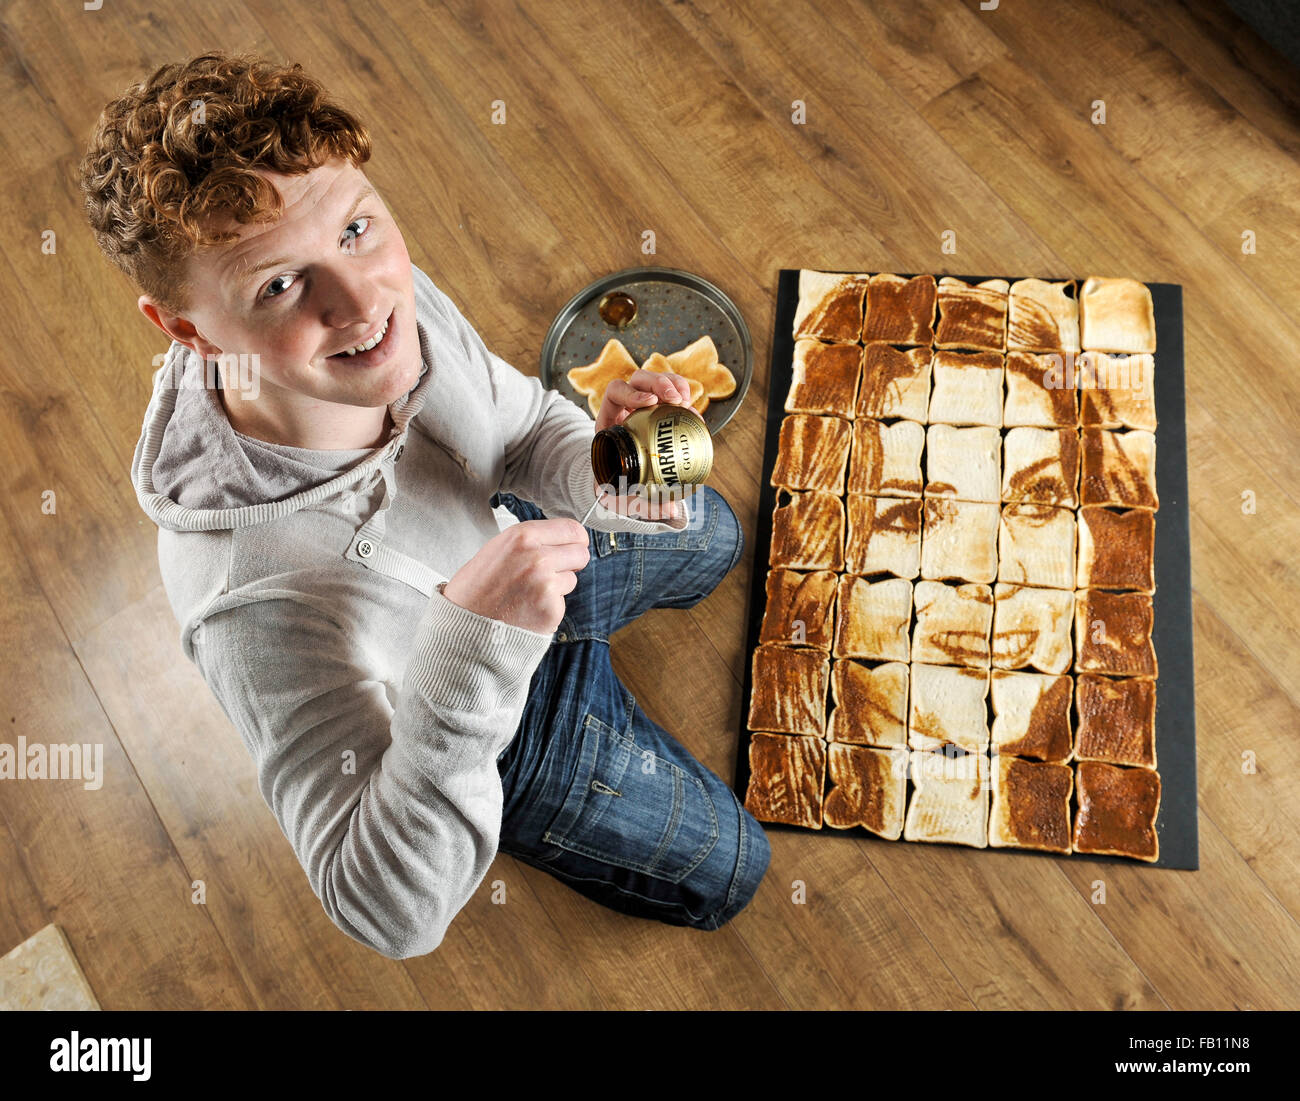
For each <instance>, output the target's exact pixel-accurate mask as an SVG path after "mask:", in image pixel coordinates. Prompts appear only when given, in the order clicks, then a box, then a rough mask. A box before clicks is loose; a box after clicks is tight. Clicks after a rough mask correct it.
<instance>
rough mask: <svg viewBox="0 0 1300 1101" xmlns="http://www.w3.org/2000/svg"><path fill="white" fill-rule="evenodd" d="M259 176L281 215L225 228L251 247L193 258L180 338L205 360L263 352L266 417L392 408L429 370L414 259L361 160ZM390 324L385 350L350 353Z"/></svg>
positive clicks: (234, 246) (233, 246) (238, 244)
mask: <svg viewBox="0 0 1300 1101" xmlns="http://www.w3.org/2000/svg"><path fill="white" fill-rule="evenodd" d="M259 174H260V175H262V176H264V177H265V178H266V179H268V180H269V181H270V182H271V183H272V184H273V185H274V186H275V188H276V190H277V191H279V193H280V195H281V197H282V198H283V200H284V209H283V212H282V215H281V217H280V218H279V220H277V221H275V222H266V223H259V224H253V225H240V224H238V223H237V222H235V221H234V220H233V219H229V218H227V219H225V220H224V221H221V222H218V223H217V225H216V228H218V229H223V230H226V229H229V230H234V231H236V232H237V233H239V235H240V238H239V240H238V241H233V242H231V243H230V244H227V245H222V246H217V247H212V248H208V249H204V250H200V251H199V252H198V253H197V254H195V255H194V256H191V257H190V258H189V260H188V265H189V275H190V277H191V280H192V285H193V286H194V287H195V288H196V291H195V294H194V298H195V301H194V303H193V305H192V307H191V309H190V311H189V316H188V317H186V318H184V319H171V320H172V324H173V325H174V326H175V328H176V329H177V330H179V331H174V332H173V334H172V335H173V336H174V337H175V339H177V340H180V341H181V342H182V343H184V344H187V345H189V346H190V347H192V348H193V350H194V351H196V352H198V353H199V354H200V355H203V356H207V355H218V354H221V353H233V354H236V355H241V354H244V353H249V354H252V353H257V355H258V356H259V357H260V360H259V361H258V362H259V363H260V373H259V378H258V385H259V387H260V393H259V395H258V402H259V405H262V406H263V407H264V408H265V407H267V406H268V405H269V406H270V409H271V410H276V409H289V408H294V409H296V410H298V411H301V410H303V409H309V408H312V407H313V405H314V403H315V402H332V403H336V404H340V405H350V406H360V407H365V408H376V407H380V406H384V405H388V404H389V403H391V402H392V401H394V400H396V399H397V398H399V397H401V396H402V395H403V394H405V393H406V392H407V391H408V390H410V389H411V387H412V386H414V385H415V381H416V378H417V377H418V375H419V373H420V367H421V358H420V345H419V337H418V335H417V333H416V330H415V293H414V289H413V287H412V283H411V257H410V255H409V253H408V252H407V250H406V242H405V241H404V240H403V239H402V234H401V231H400V230H399V229H398V227H397V223H396V222H395V221H394V220H393V217H392V215H391V214H390V213H389V212H388V208H387V207H386V206H385V205H384V203H383V202H382V200H381V199H380V198H379V196H378V194H377V193H375V192H374V191H373V189H372V188H371V186H370V184H369V182H368V181H367V180H366V177H365V175H364V174H363V173H362V172H360V171H358V170H357V169H356V168H355V167H354V166H353V165H352V163H351V162H350V161H347V160H342V159H337V160H333V161H330V162H327V163H326V164H324V165H321V166H320V167H318V168H316V169H314V170H313V171H311V172H309V173H307V174H305V175H302V176H284V175H280V174H279V173H274V172H260V173H259ZM262 265H266V266H262ZM255 268H260V270H252V269H255ZM385 323H387V324H388V331H387V332H386V333H385V335H384V337H383V340H382V341H381V342H380V344H379V345H378V346H377V347H376V348H375V349H374V351H372V352H370V353H369V354H368V355H367V356H365V357H362V356H355V357H353V356H348V355H346V354H343V353H344V350H345V349H347V348H350V347H354V346H356V345H358V344H361V343H363V342H365V341H368V340H369V339H370V338H371V337H373V336H374V335H375V334H377V333H379V332H380V331H381V330H382V329H383V327H384V325H385ZM169 331H171V326H169ZM187 337H188V338H189V339H187ZM385 349H386V350H387V355H381V356H380V357H379V358H378V360H377V361H376V362H373V363H371V364H369V365H368V364H367V363H366V360H367V359H373V358H375V355H376V353H383V352H384V351H385ZM268 411H270V410H268Z"/></svg>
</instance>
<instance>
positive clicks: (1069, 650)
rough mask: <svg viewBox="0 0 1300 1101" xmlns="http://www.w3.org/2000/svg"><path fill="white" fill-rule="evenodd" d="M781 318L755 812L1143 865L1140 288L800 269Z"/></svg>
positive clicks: (1150, 443) (1146, 760) (1149, 721)
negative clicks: (784, 351)
mask: <svg viewBox="0 0 1300 1101" xmlns="http://www.w3.org/2000/svg"><path fill="white" fill-rule="evenodd" d="M793 335H794V355H793V362H792V363H791V372H790V384H789V390H788V394H787V396H786V399H785V404H784V416H783V418H782V421H781V426H780V435H779V444H778V449H777V454H776V456H775V460H774V463H773V469H772V474H771V484H772V485H773V486H775V487H776V506H775V510H774V512H773V515H772V539H771V545H770V548H769V554H768V560H767V564H766V568H767V578H766V591H767V596H766V603H765V605H764V612H763V618H762V623H761V627H760V634H759V644H758V646H757V648H756V649H755V650H754V652H753V654H752V657H751V660H752V662H753V667H752V691H751V695H750V699H749V701H748V719H747V725H748V729H749V732H750V739H749V745H748V749H747V752H748V754H749V771H750V777H749V782H748V788H747V791H746V794H745V806H746V808H747V809H748V810H749V811H750V813H751V814H753V815H754V816H755V817H756V818H758V819H759V820H760V821H766V822H781V823H786V824H790V825H796V826H802V827H806V828H808V829H823V828H830V829H837V830H848V829H854V828H859V827H860V828H862V829H864V830H867V831H869V832H870V833H872V834H875V835H877V836H879V837H883V838H887V839H890V840H897V839H900V838H901V839H903V840H906V841H929V842H944V843H949V844H957V845H969V846H973V847H975V848H986V847H1008V848H1023V849H1035V850H1040V851H1043V852H1049V853H1061V854H1068V853H1088V854H1106V855H1114V856H1123V857H1130V858H1132V859H1136V860H1143V861H1155V860H1157V859H1158V857H1159V851H1158V840H1157V836H1156V829H1155V823H1156V817H1157V814H1158V811H1159V803H1160V776H1159V773H1158V772H1157V770H1156V763H1157V762H1156V745H1155V706H1156V677H1157V667H1156V655H1155V650H1154V647H1153V644H1152V625H1153V600H1154V597H1155V572H1154V563H1153V557H1154V549H1155V516H1156V512H1157V510H1158V508H1159V500H1158V498H1157V495H1156V480H1155V444H1156V411H1155V397H1154V391H1153V377H1154V371H1155V370H1156V369H1157V355H1156V346H1155V319H1154V312H1153V308H1152V301H1151V294H1150V291H1149V290H1148V288H1147V287H1146V286H1145V285H1144V284H1142V283H1140V282H1137V281H1136V280H1132V279H1124V278H1096V277H1093V278H1088V279H1085V280H1083V281H1082V282H1079V281H1075V280H1070V281H1064V282H1053V281H1047V280H1039V279H1021V280H1017V281H1015V282H1009V281H1007V280H1001V279H993V280H988V281H985V282H980V283H977V284H972V283H967V282H963V281H960V280H957V279H954V278H952V277H949V276H942V277H936V276H933V275H920V276H916V277H912V278H905V277H902V276H898V275H894V274H890V273H859V274H843V273H834V272H820V271H811V270H804V271H801V272H800V276H799V299H798V306H797V309H796V312H795V317H794V334H793ZM760 563H761V559H760Z"/></svg>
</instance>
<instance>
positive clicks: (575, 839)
mask: <svg viewBox="0 0 1300 1101" xmlns="http://www.w3.org/2000/svg"><path fill="white" fill-rule="evenodd" d="M579 733H580V738H579V742H580V753H579V760H578V767H577V771H576V772H575V774H574V777H573V781H572V783H571V784H570V785H569V790H568V792H567V793H566V795H565V799H564V805H563V806H561V808H560V811H559V813H558V814H557V815H556V816H555V818H554V820H553V821H552V822H551V824H550V825H549V826H548V827H547V829H546V831H545V832H544V833H543V835H542V836H543V840H545V841H547V842H549V843H550V844H552V845H558V846H559V847H560V848H562V849H567V850H569V851H570V852H575V853H579V854H581V855H583V856H586V857H589V858H591V859H592V860H598V861H602V862H604V863H606V864H615V865H617V866H618V867H620V868H628V869H630V870H632V871H636V872H643V873H645V874H646V875H651V876H654V877H656V878H657V879H665V880H668V881H669V882H671V883H680V882H681V881H682V880H683V879H685V878H686V876H688V875H689V874H690V873H691V872H692V871H694V869H695V868H696V867H697V866H698V865H699V863H700V861H702V860H703V859H704V858H705V857H706V856H708V855H709V853H710V852H711V851H712V850H713V847H714V846H715V845H716V844H717V843H718V812H717V809H716V808H715V807H714V805H713V800H712V799H711V798H710V797H709V793H708V791H707V790H706V789H705V787H704V784H703V783H702V782H701V781H700V779H699V777H697V776H691V775H690V774H689V773H687V772H685V771H683V770H682V769H681V768H680V767H679V766H678V765H675V764H674V763H673V762H671V761H666V760H664V758H662V757H660V756H659V755H658V754H656V753H653V752H651V751H650V750H648V749H642V748H641V747H640V746H638V745H637V744H636V742H634V741H633V740H632V739H631V738H630V737H628V736H627V735H626V734H620V733H619V732H618V731H617V730H615V729H614V728H613V727H611V726H609V725H608V724H607V723H604V722H601V720H600V719H598V718H596V717H595V716H594V715H591V714H587V715H586V716H585V717H584V719H583V722H582V727H581V730H580V732H579Z"/></svg>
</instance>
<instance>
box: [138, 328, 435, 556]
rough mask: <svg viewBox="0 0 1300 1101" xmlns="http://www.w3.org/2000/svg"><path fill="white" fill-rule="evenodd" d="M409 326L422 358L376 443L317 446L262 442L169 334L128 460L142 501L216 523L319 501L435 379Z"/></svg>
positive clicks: (364, 467)
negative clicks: (230, 412) (238, 424)
mask: <svg viewBox="0 0 1300 1101" xmlns="http://www.w3.org/2000/svg"><path fill="white" fill-rule="evenodd" d="M416 328H417V330H418V332H419V337H420V348H421V352H422V354H423V356H424V364H423V366H422V367H421V370H420V375H419V377H418V378H417V380H416V382H415V385H414V386H413V387H412V388H411V389H410V390H409V391H408V392H407V393H406V394H404V395H403V396H402V397H401V398H399V399H397V400H396V401H394V402H393V403H392V404H390V405H389V407H388V408H389V412H390V414H391V416H392V420H393V428H392V430H391V431H390V433H389V435H388V439H387V440H386V441H385V443H384V444H382V445H380V446H379V447H373V448H371V447H364V448H358V449H354V450H343V451H315V450H310V449H307V448H301V447H289V446H286V445H283V444H274V443H268V442H266V441H263V440H257V439H254V438H253V437H251V436H246V435H244V434H243V433H242V432H238V431H236V430H235V428H234V426H233V425H231V423H230V419H229V418H228V417H227V415H226V410H225V406H224V404H223V403H222V399H221V394H220V392H219V391H218V390H217V389H215V388H213V387H209V386H207V385H205V383H206V382H207V381H208V378H207V377H206V376H207V375H208V374H209V372H208V370H207V367H206V365H205V363H204V361H203V359H202V357H201V356H199V355H197V354H196V353H195V352H193V351H191V350H190V349H189V348H187V347H185V345H183V344H180V343H177V342H176V341H173V342H172V345H171V348H170V349H169V350H168V352H167V356H166V359H165V361H164V363H163V365H162V366H161V367H160V368H159V369H158V370H157V371H156V372H155V373H154V376H153V396H152V398H151V399H150V402H149V407H148V409H147V410H146V413H145V418H144V424H143V427H142V429H141V433H140V438H139V440H138V442H137V443H136V448H135V455H134V458H133V459H132V463H131V481H132V484H133V485H134V486H135V491H136V497H137V498H138V500H139V502H140V506H141V507H142V508H143V509H144V511H145V513H146V514H147V515H148V516H149V518H150V519H151V520H153V521H154V523H156V524H157V525H158V526H159V527H160V528H165V529H167V530H169V531H214V530H219V529H223V528H238V527H243V526H246V525H249V524H256V523H262V522H264V521H265V520H267V519H270V518H271V517H270V515H269V514H268V510H269V506H272V505H275V506H277V507H276V508H275V510H274V511H275V514H277V515H282V514H283V512H284V511H285V506H286V505H287V506H288V509H287V511H296V510H297V509H299V508H303V507H306V506H309V505H311V504H314V503H317V502H319V501H321V500H323V499H324V498H326V497H328V496H329V495H331V494H332V493H336V492H338V491H340V490H342V489H345V488H347V487H348V486H349V485H351V484H352V483H354V482H356V481H359V480H361V479H363V478H365V477H367V476H368V475H369V474H370V472H371V471H372V469H374V468H375V467H376V466H378V464H379V463H380V461H381V460H382V458H383V454H384V451H385V449H386V448H389V447H390V446H391V444H392V441H393V440H394V439H396V438H397V437H399V436H401V435H402V434H403V432H404V430H405V427H406V425H407V422H408V421H409V420H410V419H411V417H413V416H414V415H415V414H416V413H417V412H418V411H419V409H420V408H421V407H422V406H423V404H424V397H425V391H426V389H427V387H428V385H429V383H430V381H431V379H432V374H433V372H431V371H430V363H429V360H428V349H429V347H430V344H429V340H428V335H427V333H426V332H425V328H424V325H423V323H422V321H421V320H420V319H419V318H417V320H416Z"/></svg>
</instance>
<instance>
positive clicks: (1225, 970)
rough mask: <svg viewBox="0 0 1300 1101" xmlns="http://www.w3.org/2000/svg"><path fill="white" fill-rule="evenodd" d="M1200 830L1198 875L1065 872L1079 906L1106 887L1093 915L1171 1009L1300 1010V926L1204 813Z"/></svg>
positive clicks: (1105, 868)
mask: <svg viewBox="0 0 1300 1101" xmlns="http://www.w3.org/2000/svg"><path fill="white" fill-rule="evenodd" d="M1199 830H1200V839H1201V867H1200V870H1199V871H1195V872H1188V871H1175V870H1172V869H1161V870H1159V871H1155V872H1153V871H1152V869H1149V868H1147V869H1144V868H1138V867H1130V866H1129V865H1128V864H1127V863H1124V862H1119V861H1116V862H1114V863H1111V864H1101V863H1098V862H1093V863H1090V862H1087V861H1079V863H1078V864H1068V863H1065V862H1063V863H1062V868H1063V870H1064V871H1065V874H1066V875H1067V876H1068V877H1069V879H1070V881H1071V883H1073V884H1074V886H1075V889H1076V890H1078V892H1079V895H1080V897H1081V898H1082V899H1085V900H1086V899H1089V898H1091V897H1092V895H1093V892H1094V891H1095V889H1096V888H1095V884H1096V883H1097V882H1099V881H1100V882H1102V883H1104V884H1105V888H1106V902H1105V905H1098V906H1095V907H1094V911H1095V913H1096V914H1097V916H1098V917H1099V918H1100V919H1101V920H1102V921H1103V922H1104V923H1105V925H1106V928H1107V929H1109V930H1110V931H1111V933H1112V934H1113V935H1114V936H1115V938H1116V939H1117V940H1118V941H1119V942H1120V943H1122V944H1123V945H1124V948H1125V950H1126V951H1127V952H1128V954H1129V956H1131V957H1132V959H1133V961H1134V962H1135V963H1136V964H1137V965H1138V966H1139V967H1140V968H1141V969H1142V971H1143V973H1144V974H1145V975H1146V976H1147V977H1148V978H1149V979H1150V980H1151V982H1152V983H1153V984H1154V986H1155V988H1156V989H1157V990H1158V991H1159V992H1160V995H1161V997H1163V998H1164V1000H1165V1001H1167V1002H1168V1003H1169V1007H1170V1008H1171V1009H1291V1008H1294V1006H1295V1002H1296V992H1297V991H1300V926H1297V924H1296V922H1295V920H1294V919H1293V918H1292V917H1291V915H1290V914H1288V913H1287V912H1286V910H1285V909H1284V908H1283V907H1282V905H1281V904H1280V903H1279V902H1278V901H1277V900H1276V899H1274V898H1273V897H1272V896H1270V895H1268V894H1267V893H1266V892H1263V891H1261V890H1260V887H1259V881H1258V880H1257V879H1256V878H1255V876H1254V874H1253V873H1252V872H1251V870H1250V869H1249V868H1248V867H1247V866H1246V864H1245V862H1244V861H1243V860H1242V859H1241V857H1240V856H1239V855H1238V854H1237V852H1236V851H1235V850H1234V849H1233V847H1232V845H1231V844H1230V843H1229V841H1228V839H1227V838H1226V837H1225V836H1224V835H1223V832H1222V831H1221V830H1220V829H1219V828H1218V827H1217V826H1215V824H1214V823H1213V822H1212V821H1210V819H1209V818H1208V817H1207V816H1206V815H1204V814H1202V815H1201V816H1200V824H1199ZM1089 905H1091V903H1089Z"/></svg>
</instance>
